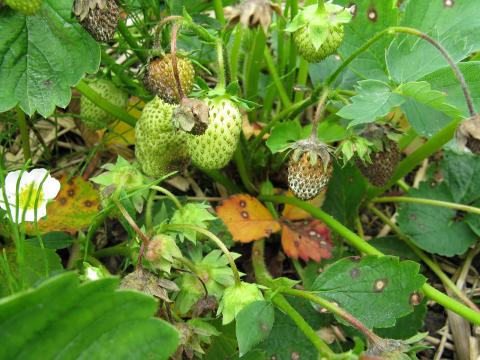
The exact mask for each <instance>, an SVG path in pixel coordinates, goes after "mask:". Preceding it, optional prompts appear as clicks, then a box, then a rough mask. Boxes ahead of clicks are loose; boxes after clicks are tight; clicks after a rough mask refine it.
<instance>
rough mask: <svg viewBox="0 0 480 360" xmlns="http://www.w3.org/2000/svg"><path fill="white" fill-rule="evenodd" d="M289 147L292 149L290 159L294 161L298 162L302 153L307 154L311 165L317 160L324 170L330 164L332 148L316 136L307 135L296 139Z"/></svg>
mask: <svg viewBox="0 0 480 360" xmlns="http://www.w3.org/2000/svg"><path fill="white" fill-rule="evenodd" d="M289 149H290V150H291V151H293V153H292V156H291V160H292V161H294V162H298V161H299V160H300V158H302V156H304V154H307V157H308V159H309V162H310V164H311V165H312V166H315V165H316V164H317V163H318V162H319V161H320V162H321V164H322V165H323V170H324V171H326V170H327V169H328V168H329V167H330V166H331V161H332V154H333V150H332V148H331V147H330V146H328V145H327V144H325V143H324V142H322V141H320V140H318V139H317V138H312V137H309V138H307V139H304V140H299V141H296V142H294V143H293V144H291V145H289Z"/></svg>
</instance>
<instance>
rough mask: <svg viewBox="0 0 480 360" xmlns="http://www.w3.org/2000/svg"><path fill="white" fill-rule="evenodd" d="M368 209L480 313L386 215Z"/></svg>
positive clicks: (438, 267)
mask: <svg viewBox="0 0 480 360" xmlns="http://www.w3.org/2000/svg"><path fill="white" fill-rule="evenodd" d="M368 208H369V209H370V210H371V211H372V212H373V213H374V214H375V215H377V216H378V217H379V218H380V220H382V221H383V222H384V223H385V224H387V225H388V226H390V228H391V229H392V230H393V231H394V232H395V233H396V234H397V236H398V237H399V238H400V239H401V240H403V241H404V242H405V243H406V244H407V245H408V246H409V247H410V248H411V249H412V250H413V252H414V253H415V254H416V255H417V256H418V257H419V258H420V259H421V260H422V261H423V262H424V263H425V264H426V265H427V266H428V267H429V268H430V270H432V271H433V272H434V274H435V275H437V276H438V278H439V279H440V280H441V281H442V283H443V285H444V286H445V287H446V288H448V289H450V290H451V291H452V292H453V293H454V294H455V295H457V296H458V298H459V299H461V300H462V301H463V302H464V303H465V304H467V305H468V306H469V307H470V308H471V309H473V310H475V311H479V309H478V307H477V306H476V305H475V304H474V303H473V302H472V301H471V300H470V299H469V298H468V297H467V296H466V295H465V294H464V293H463V292H462V290H460V289H459V288H458V287H457V285H455V283H454V282H453V281H452V280H451V279H450V278H449V277H448V276H447V275H446V274H445V273H444V272H443V271H442V269H441V268H440V266H439V265H438V264H437V263H436V262H435V261H433V260H432V259H431V258H429V257H428V256H427V254H425V253H424V252H423V251H422V250H420V249H419V248H418V247H417V246H416V245H415V244H414V243H413V242H412V241H411V239H410V238H409V237H408V236H407V235H406V234H404V233H403V232H402V231H401V230H400V228H399V227H398V226H397V225H396V224H395V223H394V222H393V221H391V220H390V219H389V218H388V217H387V216H386V215H385V214H384V213H382V212H381V211H380V210H378V209H377V208H376V207H375V206H373V205H372V204H369V206H368Z"/></svg>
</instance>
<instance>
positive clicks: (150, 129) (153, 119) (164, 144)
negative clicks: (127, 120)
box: [135, 97, 189, 178]
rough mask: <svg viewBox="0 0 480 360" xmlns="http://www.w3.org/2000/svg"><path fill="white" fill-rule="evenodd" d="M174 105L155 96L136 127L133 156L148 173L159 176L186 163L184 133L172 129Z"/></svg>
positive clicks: (186, 154) (145, 108) (185, 136)
mask: <svg viewBox="0 0 480 360" xmlns="http://www.w3.org/2000/svg"><path fill="white" fill-rule="evenodd" d="M174 108H175V106H173V105H170V104H167V103H165V102H164V101H163V100H162V99H160V98H158V97H155V99H153V100H152V101H150V102H149V103H148V104H147V105H145V107H144V109H143V112H142V116H140V119H139V120H138V121H137V124H136V126H135V137H136V144H135V155H136V157H137V160H138V161H139V162H140V164H141V166H142V170H143V172H144V173H145V174H147V175H148V176H152V177H155V178H159V177H162V176H164V175H166V174H168V173H170V172H173V171H177V170H181V169H182V168H183V167H184V166H185V165H186V164H188V161H189V157H188V151H187V148H186V146H185V143H186V142H187V135H186V134H185V133H183V132H176V131H175V130H174V128H173V125H172V114H173V109H174Z"/></svg>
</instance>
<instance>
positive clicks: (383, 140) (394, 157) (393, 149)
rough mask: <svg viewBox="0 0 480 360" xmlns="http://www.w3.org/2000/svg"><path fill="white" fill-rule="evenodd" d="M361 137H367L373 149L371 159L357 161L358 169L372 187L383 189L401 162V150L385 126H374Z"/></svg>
mask: <svg viewBox="0 0 480 360" xmlns="http://www.w3.org/2000/svg"><path fill="white" fill-rule="evenodd" d="M361 136H363V137H365V138H366V139H367V140H368V141H369V142H370V143H371V144H372V147H371V151H370V153H369V154H368V155H369V159H367V160H363V159H360V158H358V159H357V160H356V163H357V167H358V169H359V170H360V172H361V173H362V175H363V176H365V177H366V178H367V179H368V181H369V182H370V183H371V184H372V185H375V186H377V187H383V186H385V185H386V184H387V183H388V181H389V180H390V178H391V177H392V175H393V172H394V170H395V167H396V166H397V164H398V162H399V161H400V158H401V153H400V148H399V147H398V144H397V143H396V141H394V140H392V139H391V138H390V137H389V133H388V131H387V129H386V128H385V127H383V126H377V125H374V124H372V125H370V126H368V127H367V129H366V130H365V131H363V132H362V133H361ZM392 136H393V135H392ZM369 160H370V161H369Z"/></svg>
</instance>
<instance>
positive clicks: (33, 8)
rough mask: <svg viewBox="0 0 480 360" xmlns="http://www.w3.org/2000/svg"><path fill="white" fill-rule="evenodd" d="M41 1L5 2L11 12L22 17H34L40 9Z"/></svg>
mask: <svg viewBox="0 0 480 360" xmlns="http://www.w3.org/2000/svg"><path fill="white" fill-rule="evenodd" d="M42 2H43V0H5V3H6V4H7V5H8V6H10V7H11V8H12V9H13V10H17V11H19V12H21V13H22V14H24V15H34V14H35V13H36V12H37V11H38V10H40V8H41V7H42Z"/></svg>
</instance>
